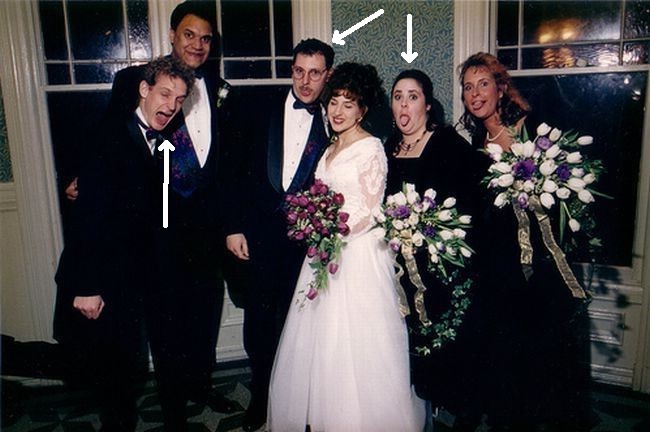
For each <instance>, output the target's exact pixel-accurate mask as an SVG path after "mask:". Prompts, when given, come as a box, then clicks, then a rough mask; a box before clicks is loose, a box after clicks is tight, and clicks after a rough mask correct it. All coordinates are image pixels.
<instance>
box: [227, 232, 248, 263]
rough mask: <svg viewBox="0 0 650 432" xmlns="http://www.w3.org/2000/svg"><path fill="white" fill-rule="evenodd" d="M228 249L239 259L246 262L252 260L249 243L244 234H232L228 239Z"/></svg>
mask: <svg viewBox="0 0 650 432" xmlns="http://www.w3.org/2000/svg"><path fill="white" fill-rule="evenodd" d="M226 247H227V248H228V250H229V251H230V252H232V253H233V255H235V256H236V257H237V258H239V259H241V260H245V261H248V260H249V259H250V256H249V255H248V242H247V241H246V236H245V235H244V234H230V235H229V236H228V237H226Z"/></svg>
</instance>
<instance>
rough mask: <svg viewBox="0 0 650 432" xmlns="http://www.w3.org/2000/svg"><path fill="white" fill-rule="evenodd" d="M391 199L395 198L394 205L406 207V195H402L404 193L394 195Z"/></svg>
mask: <svg viewBox="0 0 650 432" xmlns="http://www.w3.org/2000/svg"><path fill="white" fill-rule="evenodd" d="M393 198H395V204H397V205H406V195H404V192H398V193H396V194H395V195H393Z"/></svg>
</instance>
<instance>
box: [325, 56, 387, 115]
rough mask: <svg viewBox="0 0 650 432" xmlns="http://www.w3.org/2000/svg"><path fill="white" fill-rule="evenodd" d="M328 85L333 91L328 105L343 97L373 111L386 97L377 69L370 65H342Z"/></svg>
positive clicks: (329, 95)
mask: <svg viewBox="0 0 650 432" xmlns="http://www.w3.org/2000/svg"><path fill="white" fill-rule="evenodd" d="M328 84H329V88H330V89H331V90H330V92H329V94H328V96H327V101H326V102H328V103H329V101H330V99H332V98H333V97H334V96H341V95H343V96H345V97H347V98H350V99H353V100H356V101H357V103H358V104H359V108H362V109H363V108H367V110H368V111H371V110H374V109H375V108H377V107H378V106H380V105H381V104H382V103H383V102H384V100H385V97H386V95H385V92H384V89H383V88H382V86H381V84H382V81H381V78H379V75H378V74H377V69H375V67H374V66H372V65H369V64H366V65H364V64H360V63H351V62H346V63H342V64H340V65H339V66H337V67H336V69H334V72H333V73H332V76H331V78H330V80H329V83H328Z"/></svg>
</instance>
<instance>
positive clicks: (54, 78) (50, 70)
mask: <svg viewBox="0 0 650 432" xmlns="http://www.w3.org/2000/svg"><path fill="white" fill-rule="evenodd" d="M46 69H47V83H48V84H49V85H57V84H70V68H69V67H68V65H67V64H49V65H46Z"/></svg>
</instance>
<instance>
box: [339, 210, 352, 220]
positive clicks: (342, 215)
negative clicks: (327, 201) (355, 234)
mask: <svg viewBox="0 0 650 432" xmlns="http://www.w3.org/2000/svg"><path fill="white" fill-rule="evenodd" d="M349 218H350V214H349V213H346V212H339V220H340V221H341V222H347V221H348V219H349Z"/></svg>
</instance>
